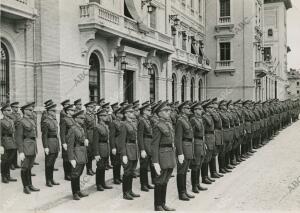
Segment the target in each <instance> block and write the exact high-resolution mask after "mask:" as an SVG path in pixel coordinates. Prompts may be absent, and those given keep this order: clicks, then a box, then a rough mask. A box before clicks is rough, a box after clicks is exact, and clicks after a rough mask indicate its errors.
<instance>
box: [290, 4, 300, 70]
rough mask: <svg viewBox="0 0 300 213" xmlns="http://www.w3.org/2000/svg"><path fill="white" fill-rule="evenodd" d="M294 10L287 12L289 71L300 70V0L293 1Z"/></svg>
mask: <svg viewBox="0 0 300 213" xmlns="http://www.w3.org/2000/svg"><path fill="white" fill-rule="evenodd" d="M292 4H293V8H291V9H289V10H288V11H287V45H288V46H289V47H290V48H291V50H292V51H291V52H289V53H288V69H290V68H293V69H300V0H292Z"/></svg>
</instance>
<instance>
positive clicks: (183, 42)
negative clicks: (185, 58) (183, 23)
mask: <svg viewBox="0 0 300 213" xmlns="http://www.w3.org/2000/svg"><path fill="white" fill-rule="evenodd" d="M186 40H187V35H186V33H185V32H183V33H182V34H181V47H182V49H183V50H186Z"/></svg>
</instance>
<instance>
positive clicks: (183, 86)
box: [181, 76, 186, 102]
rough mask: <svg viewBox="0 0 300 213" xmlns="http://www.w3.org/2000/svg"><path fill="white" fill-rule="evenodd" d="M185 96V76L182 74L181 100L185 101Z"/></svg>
mask: <svg viewBox="0 0 300 213" xmlns="http://www.w3.org/2000/svg"><path fill="white" fill-rule="evenodd" d="M185 97H186V77H185V76H182V79H181V102H184V101H185Z"/></svg>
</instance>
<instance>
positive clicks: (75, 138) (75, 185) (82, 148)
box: [66, 110, 88, 200]
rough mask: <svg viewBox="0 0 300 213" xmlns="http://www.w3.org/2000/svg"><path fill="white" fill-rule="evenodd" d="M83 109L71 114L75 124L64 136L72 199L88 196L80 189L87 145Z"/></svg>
mask: <svg viewBox="0 0 300 213" xmlns="http://www.w3.org/2000/svg"><path fill="white" fill-rule="evenodd" d="M83 112H84V111H83V110H81V111H79V112H77V113H74V114H73V115H72V117H73V119H74V120H75V124H74V125H73V126H71V128H70V130H69V131H68V135H67V137H66V142H67V145H68V148H67V153H68V160H69V161H70V164H71V165H72V167H71V189H72V194H73V200H80V198H82V197H86V196H88V194H86V193H84V192H81V190H80V176H81V175H82V172H83V169H84V165H85V164H86V162H87V148H86V147H87V146H88V141H87V140H86V139H85V132H84V129H83V128H82V126H83V122H84V120H83V117H82V116H80V115H82V114H83Z"/></svg>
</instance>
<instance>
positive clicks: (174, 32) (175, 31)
mask: <svg viewBox="0 0 300 213" xmlns="http://www.w3.org/2000/svg"><path fill="white" fill-rule="evenodd" d="M171 31H172V36H176V34H177V30H176V28H175V27H174V26H171Z"/></svg>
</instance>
